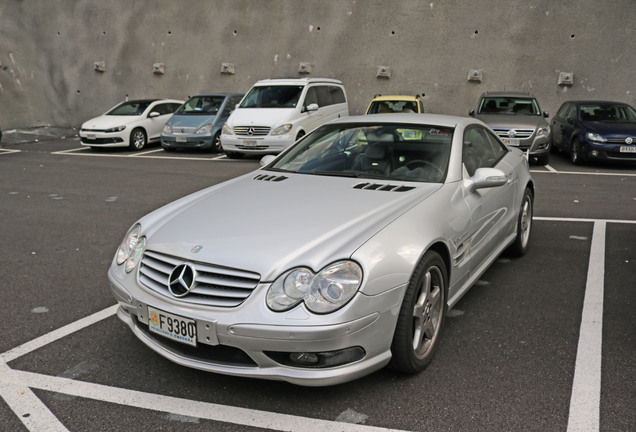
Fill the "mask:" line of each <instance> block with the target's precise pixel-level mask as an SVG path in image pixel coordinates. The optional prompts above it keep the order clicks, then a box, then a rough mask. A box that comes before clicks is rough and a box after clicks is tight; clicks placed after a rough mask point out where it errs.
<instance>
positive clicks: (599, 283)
mask: <svg viewBox="0 0 636 432" xmlns="http://www.w3.org/2000/svg"><path fill="white" fill-rule="evenodd" d="M605 229H606V223H605V222H595V223H594V231H593V234H592V246H591V249H590V261H589V266H588V271H587V283H586V286H585V299H584V300H583V314H582V317H581V329H580V332H579V343H578V347H577V351H576V364H575V367H574V380H573V384H572V397H571V399H570V415H569V418H568V429H567V430H568V432H589V431H598V430H599V427H600V421H599V419H600V407H601V359H602V354H603V353H602V345H603V291H604V283H605Z"/></svg>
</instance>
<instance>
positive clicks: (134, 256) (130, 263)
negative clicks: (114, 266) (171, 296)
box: [124, 237, 146, 273]
mask: <svg viewBox="0 0 636 432" xmlns="http://www.w3.org/2000/svg"><path fill="white" fill-rule="evenodd" d="M145 247H146V237H142V238H140V239H139V240H138V241H137V243H136V244H135V247H134V248H133V250H132V252H131V253H130V256H129V257H128V259H127V260H126V264H125V265H124V270H125V271H126V273H130V272H131V271H133V269H134V268H135V267H137V264H139V261H141V257H142V256H143V255H144V248H145Z"/></svg>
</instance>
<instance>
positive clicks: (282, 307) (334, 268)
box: [267, 261, 362, 313]
mask: <svg viewBox="0 0 636 432" xmlns="http://www.w3.org/2000/svg"><path fill="white" fill-rule="evenodd" d="M361 283H362V269H361V268H360V266H359V265H358V264H356V263H355V262H353V261H339V262H336V263H333V264H330V265H328V266H327V267H325V268H324V269H322V270H321V271H320V272H318V274H314V273H313V272H312V271H311V270H309V269H307V268H297V269H293V270H290V271H288V272H286V273H284V274H282V275H281V276H280V277H279V278H278V279H276V280H275V281H274V283H272V285H271V287H270V288H269V290H268V291H267V306H269V308H270V309H272V310H274V311H277V312H282V311H286V310H289V309H291V308H292V307H294V306H296V305H298V304H299V303H300V302H301V301H304V302H305V305H306V306H307V309H309V310H310V311H312V312H315V313H329V312H333V311H335V310H337V309H339V308H341V307H342V306H344V305H345V304H346V303H347V302H348V301H349V300H351V299H352V298H353V296H354V295H355V293H356V292H358V289H359V288H360V285H361Z"/></svg>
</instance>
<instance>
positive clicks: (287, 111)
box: [231, 108, 296, 127]
mask: <svg viewBox="0 0 636 432" xmlns="http://www.w3.org/2000/svg"><path fill="white" fill-rule="evenodd" d="M295 109H296V108H237V109H235V110H234V112H233V113H232V116H231V123H232V127H234V126H269V127H274V126H277V125H279V124H282V123H284V122H285V121H286V120H287V118H289V116H290V115H291V114H292V113H293V112H294V110H295Z"/></svg>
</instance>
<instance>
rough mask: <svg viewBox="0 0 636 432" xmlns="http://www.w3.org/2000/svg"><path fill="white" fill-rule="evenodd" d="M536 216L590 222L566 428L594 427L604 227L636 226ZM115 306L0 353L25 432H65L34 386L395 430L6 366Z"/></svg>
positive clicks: (1, 390)
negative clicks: (152, 391) (45, 431)
mask: <svg viewBox="0 0 636 432" xmlns="http://www.w3.org/2000/svg"><path fill="white" fill-rule="evenodd" d="M534 219H535V220H537V221H557V222H584V223H593V224H594V228H593V235H592V244H591V249H590V258H589V266H588V276H587V283H586V289H585V298H584V306H583V313H582V318H581V327H580V334H579V343H578V346H577V355H576V363H575V370H574V378H573V385H572V393H571V400H570V411H569V417H568V427H567V430H568V432H578V431H585V432H590V431H598V430H599V427H600V398H601V363H602V326H603V292H604V277H605V267H604V265H605V264H604V262H605V248H606V245H605V233H606V226H607V224H608V223H618V224H623V223H628V224H635V223H636V221H634V220H626V221H623V220H597V219H576V218H549V217H536V218H534ZM116 310H117V305H113V306H111V307H108V308H106V309H104V310H102V311H99V312H97V313H95V314H93V315H90V316H88V317H85V318H82V319H80V320H78V321H75V322H73V323H71V324H68V325H66V326H64V327H61V328H60V329H57V330H54V331H52V332H50V333H48V334H45V335H43V336H41V337H39V338H36V339H34V340H32V341H29V342H27V343H25V344H22V345H20V346H18V347H15V348H13V349H11V350H9V351H6V352H4V353H2V354H0V396H2V398H3V399H4V400H5V401H6V402H7V404H8V406H9V407H10V408H11V410H13V412H14V413H15V414H16V415H17V416H18V417H20V420H21V421H22V423H23V424H24V425H25V426H26V427H27V429H28V430H30V431H40V430H51V431H66V430H67V429H66V428H65V427H64V426H63V425H62V424H61V423H60V422H59V420H58V419H57V418H55V416H54V415H53V414H52V413H51V412H50V410H49V409H48V408H47V407H46V406H45V405H44V404H43V403H42V402H41V401H40V400H39V399H38V398H37V396H35V394H34V393H33V392H32V391H31V388H37V389H41V390H47V391H53V392H58V393H63V394H68V395H72V396H77V397H83V398H89V399H94V400H97V401H102V402H107V403H115V404H120V405H127V406H134V407H137V408H142V409H147V410H154V411H161V412H166V413H171V414H176V415H184V416H190V417H194V418H202V419H208V420H212V421H219V422H225V423H230V424H237V425H245V426H251V427H257V428H264V429H273V430H281V431H282V430H285V431H298V432H324V431H351V432H380V431H383V432H388V431H394V430H393V429H385V428H378V427H373V426H365V425H359V424H351V423H341V422H334V421H329V420H319V419H313V418H307V417H300V416H293V415H288V414H279V413H272V412H266V411H258V410H251V409H246V408H237V407H231V406H225V405H218V404H212V403H206V402H199V401H192V400H189V399H182V398H174V397H168V396H162V395H156V394H150V393H144V392H139V391H134V390H128V389H121V388H116V387H110V386H105V385H100V384H93V383H88V382H84V381H78V380H73V379H68V378H62V377H52V376H48V375H43V374H37V373H32V372H25V371H17V370H13V369H11V368H9V366H8V365H7V362H10V361H12V360H14V359H17V358H18V357H21V356H24V355H26V354H28V353H30V352H32V351H34V350H36V349H38V348H40V347H42V346H44V345H47V344H49V343H52V342H55V341H57V340H59V339H62V338H64V337H66V336H67V335H69V334H71V333H74V332H76V331H78V330H81V329H83V328H85V327H88V326H90V325H92V324H95V323H96V322H99V321H101V320H103V319H105V318H108V317H110V316H112V315H114V314H115V312H116Z"/></svg>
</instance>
